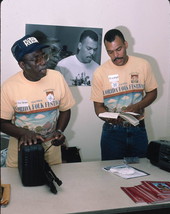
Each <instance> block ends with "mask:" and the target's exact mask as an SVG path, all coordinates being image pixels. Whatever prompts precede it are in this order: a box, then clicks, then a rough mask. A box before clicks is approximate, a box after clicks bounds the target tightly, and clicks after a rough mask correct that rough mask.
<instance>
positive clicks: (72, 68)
mask: <svg viewBox="0 0 170 214" xmlns="http://www.w3.org/2000/svg"><path fill="white" fill-rule="evenodd" d="M97 47H98V35H97V34H96V33H95V32H94V31H92V30H85V31H83V33H82V34H81V35H80V39H79V43H78V47H77V53H76V54H75V55H71V56H69V57H66V58H64V59H62V60H61V61H59V62H58V64H57V67H56V70H59V71H60V72H61V73H62V74H63V76H64V77H65V80H66V81H67V83H68V85H69V86H80V85H91V79H92V74H93V72H94V70H95V69H96V68H97V67H98V66H99V64H98V63H96V62H95V61H94V56H95V54H96V51H97Z"/></svg>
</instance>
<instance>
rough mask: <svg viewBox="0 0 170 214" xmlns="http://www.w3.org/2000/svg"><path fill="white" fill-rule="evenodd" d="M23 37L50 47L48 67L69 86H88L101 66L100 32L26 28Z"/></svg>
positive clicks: (52, 27)
mask: <svg viewBox="0 0 170 214" xmlns="http://www.w3.org/2000/svg"><path fill="white" fill-rule="evenodd" d="M26 34H30V35H32V36H34V37H36V38H37V39H38V41H39V42H41V43H44V44H48V45H49V48H47V49H46V50H45V51H46V52H47V54H48V55H49V60H48V63H47V66H48V68H49V69H54V70H57V71H59V72H61V73H62V74H63V76H64V78H65V80H66V82H67V83H68V85H69V86H91V81H92V75H93V72H94V71H95V70H96V68H97V67H98V66H99V65H100V63H101V44H102V28H91V27H89V28H87V27H70V26H53V25H36V24H26Z"/></svg>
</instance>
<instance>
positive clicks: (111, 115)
mask: <svg viewBox="0 0 170 214" xmlns="http://www.w3.org/2000/svg"><path fill="white" fill-rule="evenodd" d="M98 116H99V117H103V118H112V119H117V118H118V116H119V113H115V112H103V113H100V114H99V115H98Z"/></svg>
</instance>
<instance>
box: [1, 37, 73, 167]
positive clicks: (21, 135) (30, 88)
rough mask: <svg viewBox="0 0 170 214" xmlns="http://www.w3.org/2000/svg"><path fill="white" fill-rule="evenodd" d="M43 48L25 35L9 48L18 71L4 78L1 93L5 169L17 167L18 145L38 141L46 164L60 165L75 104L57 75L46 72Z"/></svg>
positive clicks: (54, 72) (60, 77)
mask: <svg viewBox="0 0 170 214" xmlns="http://www.w3.org/2000/svg"><path fill="white" fill-rule="evenodd" d="M46 47H47V45H42V44H40V43H39V41H38V40H37V39H36V38H35V37H33V36H30V35H26V36H24V37H23V38H21V39H19V40H18V41H16V42H15V43H14V45H13V46H12V48H11V51H12V54H13V56H14V58H15V59H16V60H17V62H18V65H19V66H20V68H21V71H20V72H18V73H16V74H14V75H13V76H12V77H10V78H9V79H7V80H6V81H5V82H4V83H3V85H2V90H1V118H0V122H1V131H2V132H4V133H6V134H7V135H9V136H11V137H10V141H9V146H8V154H7V161H6V165H7V166H8V167H17V165H18V148H20V145H21V144H24V145H25V146H29V145H32V144H36V143H37V141H38V140H41V141H42V145H43V147H44V149H45V150H46V151H47V150H48V151H47V152H45V159H46V161H47V162H48V163H49V164H50V165H53V164H57V163H61V150H60V145H62V144H63V143H64V141H65V136H64V134H63V131H64V130H65V128H66V127H67V125H68V123H69V120H70V116H71V107H72V106H73V105H74V103H75V101H74V98H73V97H72V94H71V92H70V89H69V87H68V85H67V83H66V82H65V80H64V78H63V76H62V75H61V74H60V72H57V71H55V70H50V69H47V61H48V56H47V55H46V54H45V52H44V49H45V48H46ZM51 144H52V145H54V146H52V147H50V146H51ZM48 148H49V149H48Z"/></svg>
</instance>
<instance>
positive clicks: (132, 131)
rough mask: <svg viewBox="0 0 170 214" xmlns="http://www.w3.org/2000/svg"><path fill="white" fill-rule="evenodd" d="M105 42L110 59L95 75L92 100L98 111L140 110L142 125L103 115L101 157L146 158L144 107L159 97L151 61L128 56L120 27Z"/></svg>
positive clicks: (107, 35)
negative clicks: (134, 124)
mask: <svg viewBox="0 0 170 214" xmlns="http://www.w3.org/2000/svg"><path fill="white" fill-rule="evenodd" d="M104 45H105V48H106V51H107V54H108V55H109V57H110V59H109V60H108V61H106V62H105V63H104V64H103V65H101V66H99V67H98V68H97V69H96V71H95V72H94V75H93V80H92V90H91V100H93V102H94V109H95V113H96V115H97V116H98V115H99V114H100V113H102V112H107V111H109V112H121V111H125V112H135V113H139V116H138V119H139V121H140V122H139V125H137V126H133V125H131V124H130V123H128V122H127V121H124V120H123V119H121V118H120V117H118V119H108V118H100V119H102V120H104V121H105V123H104V124H103V130H102V135H101V157H102V160H113V159H122V158H124V157H146V152H147V145H148V138H147V132H146V129H145V123H144V109H145V108H146V107H147V106H149V105H150V104H151V103H152V102H153V101H154V100H155V99H156V97H157V82H156V80H155V77H154V75H153V73H152V69H151V66H150V64H149V63H148V62H147V61H146V60H144V59H142V58H138V57H134V56H128V55H127V53H126V49H127V48H128V43H127V41H126V40H125V38H124V35H123V34H122V33H121V32H120V31H119V30H118V29H111V30H109V31H108V32H107V33H106V34H105V36H104Z"/></svg>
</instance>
